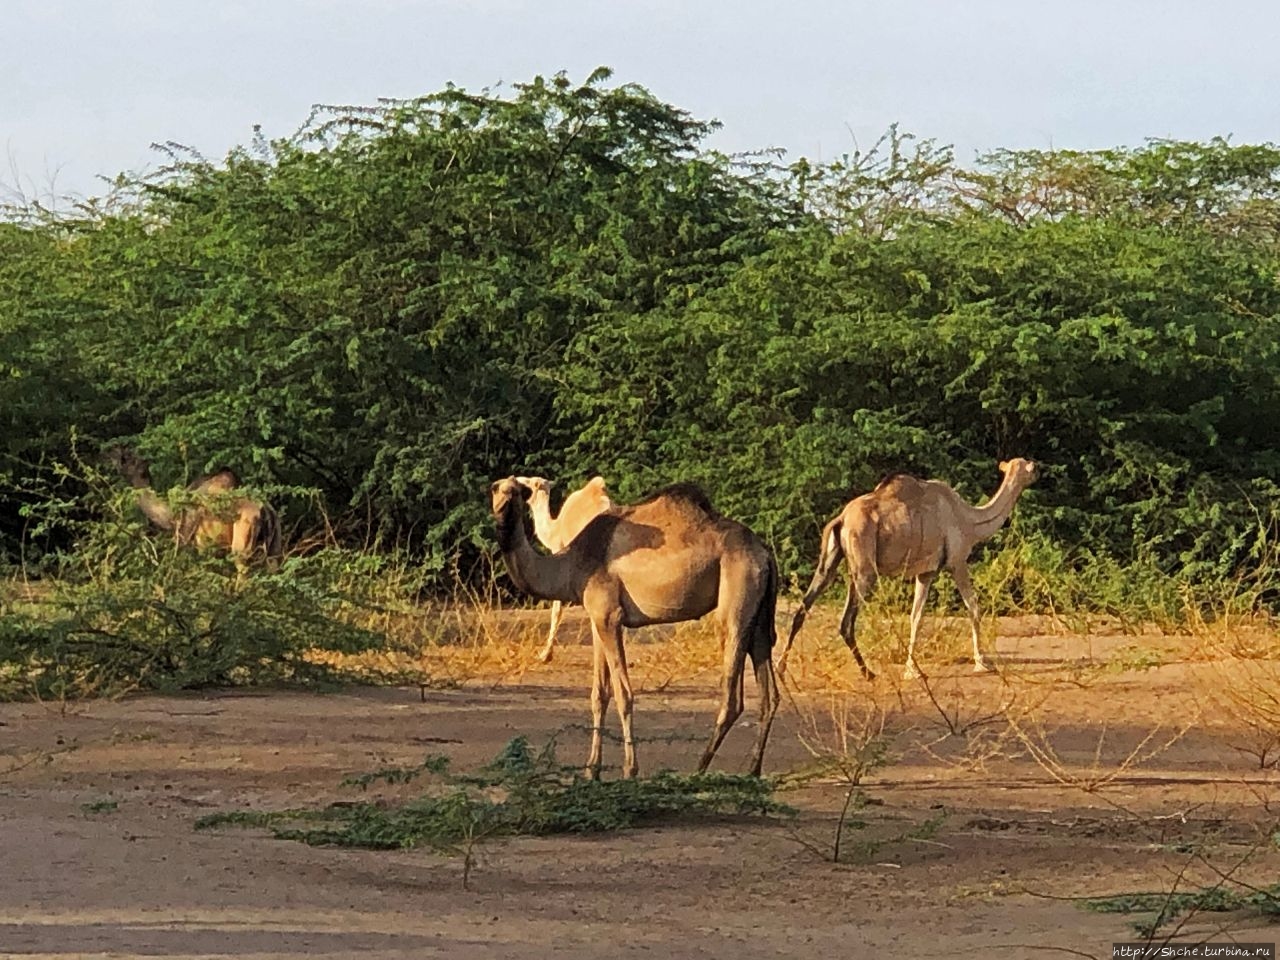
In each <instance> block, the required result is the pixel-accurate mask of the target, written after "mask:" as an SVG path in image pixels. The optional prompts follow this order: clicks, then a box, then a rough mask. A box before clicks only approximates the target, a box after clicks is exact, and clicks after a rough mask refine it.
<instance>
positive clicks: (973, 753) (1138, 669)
mask: <svg viewBox="0 0 1280 960" xmlns="http://www.w3.org/2000/svg"><path fill="white" fill-rule="evenodd" d="M542 616H544V615H543V614H539V615H538V620H537V622H536V624H534V625H533V626H531V627H530V628H529V629H527V630H526V631H525V633H524V634H522V635H521V636H520V637H519V638H518V639H516V640H513V641H512V642H514V643H522V644H523V645H524V648H525V649H526V650H528V651H529V652H530V653H531V652H532V650H533V649H534V648H535V647H536V646H537V642H538V640H537V636H536V635H537V632H538V630H539V629H540V626H541V622H542V620H541V618H542ZM780 626H781V619H780ZM830 627H831V613H830V611H827V612H826V614H825V618H818V617H815V618H814V619H813V620H812V621H811V623H810V625H809V626H808V627H806V630H805V633H804V634H802V636H801V639H800V641H799V643H798V650H797V654H794V655H793V657H792V669H791V672H790V675H789V677H788V684H787V685H788V690H789V696H788V697H787V699H786V702H785V703H784V706H783V708H782V710H781V711H780V713H779V717H778V722H777V724H776V725H775V727H774V732H773V737H772V740H771V742H770V749H769V753H768V755H767V757H766V771H767V772H782V771H788V770H792V769H796V768H799V767H802V766H803V765H804V764H806V763H807V762H809V761H810V759H811V754H810V751H809V749H808V748H807V747H806V746H805V744H804V743H802V738H803V739H804V740H806V741H808V743H809V744H810V745H811V746H817V745H819V744H827V745H828V746H830V745H832V744H835V743H836V742H837V741H838V740H839V730H840V729H841V728H843V729H845V730H846V731H848V733H849V736H850V738H851V739H850V740H849V741H848V743H847V745H850V746H854V747H856V745H857V744H858V743H859V742H860V741H861V740H862V739H865V735H866V731H867V730H868V729H870V730H871V731H873V732H879V731H881V729H882V728H883V735H884V736H885V738H886V740H887V741H888V743H889V747H890V762H889V763H888V765H886V766H884V767H883V768H881V769H879V770H877V771H875V772H873V773H872V774H870V775H869V776H868V778H867V782H866V790H867V793H868V795H869V796H870V797H871V798H872V799H873V801H874V803H873V805H871V806H868V807H866V808H864V809H862V810H860V811H858V813H857V817H858V819H859V820H860V821H862V822H864V823H865V827H864V828H863V829H856V830H851V831H850V832H849V837H850V840H851V842H850V845H849V846H847V848H846V849H847V851H848V852H847V856H846V857H845V858H844V859H845V862H842V863H839V864H835V863H832V862H830V861H829V860H826V859H823V857H822V856H821V855H820V854H819V853H817V852H815V850H814V849H813V848H820V847H823V846H824V845H826V846H827V847H829V843H830V840H831V837H832V835H833V831H834V826H835V821H836V817H837V814H838V812H839V810H840V808H841V805H842V803H843V801H844V798H845V790H844V789H843V788H841V787H840V786H839V785H838V784H837V783H835V782H834V781H830V780H828V781H826V782H820V783H816V784H810V785H808V786H805V787H803V788H800V789H795V790H790V791H786V792H783V793H781V794H780V799H782V800H783V801H785V802H787V803H790V804H792V805H793V806H794V807H796V808H797V809H798V811H799V813H798V815H797V817H796V818H795V819H794V820H759V819H747V818H724V819H722V820H717V821H713V822H705V821H704V822H690V823H681V824H673V825H669V826H663V827H660V828H653V829H637V830H632V831H626V832H622V833H617V834H613V835H604V836H599V835H597V836H587V837H569V838H561V837H556V838H536V839H518V840H512V841H504V842H499V843H494V844H491V845H487V846H486V847H485V850H484V854H483V859H482V861H481V862H480V864H479V866H478V868H477V870H476V871H475V873H474V875H473V876H472V878H471V889H469V890H466V889H464V888H463V886H462V883H461V865H460V863H459V862H458V861H457V860H456V859H449V858H445V857H441V856H438V855H435V854H432V853H429V852H425V851H402V852H391V853H386V852H373V851H360V850H346V849H330V848H310V847H306V846H303V845H301V844H297V843H291V842H285V841H279V840H273V839H270V838H269V837H267V836H265V835H263V834H262V833H260V832H254V831H245V830H239V829H234V828H227V829H220V830H215V831H210V832H197V831H195V830H194V829H193V826H192V825H193V822H194V821H195V819H196V818H197V817H199V816H201V815H202V814H206V813H209V812H212V811H220V810H237V809H280V808H285V807H290V806H299V805H303V804H315V803H323V802H327V801H332V800H340V799H351V798H352V795H353V791H352V790H351V789H350V788H342V787H340V786H339V781H340V779H341V778H342V777H343V776H344V775H347V774H352V773H360V772H365V771H369V770H372V769H374V768H377V767H380V766H384V765H388V764H401V765H407V764H412V763H416V762H417V761H419V760H421V759H422V758H423V756H424V754H427V753H444V754H447V755H448V756H449V757H450V758H452V762H453V764H454V766H455V768H458V769H467V768H471V767H474V766H477V765H479V764H481V763H483V762H484V761H486V760H488V759H490V758H491V757H492V756H493V755H494V754H495V753H496V752H497V751H498V750H499V749H500V748H501V747H502V746H503V744H505V743H506V742H507V741H508V740H509V739H510V738H512V737H513V736H515V735H518V734H527V735H528V736H529V737H530V738H531V739H532V740H533V741H534V742H535V743H536V742H540V741H542V740H544V739H545V738H546V737H548V736H550V735H552V734H553V733H555V732H557V731H561V733H560V736H559V743H560V747H561V754H560V755H561V757H562V758H563V759H565V760H573V761H575V762H576V761H578V760H579V759H581V758H583V757H585V753H586V733H585V732H584V731H583V730H582V729H581V725H582V724H584V723H585V722H586V720H587V719H588V707H587V699H586V684H587V677H588V660H589V650H588V648H587V647H585V646H582V645H580V640H581V636H582V630H581V621H580V620H575V621H573V622H572V629H570V630H569V631H567V634H566V637H565V642H564V643H563V644H562V646H561V648H560V650H559V651H558V653H557V658H556V661H555V663H553V664H552V665H550V666H545V667H544V666H540V665H533V664H531V663H530V662H529V658H528V657H527V656H526V655H524V654H523V653H522V654H521V655H520V656H518V657H515V658H514V659H512V658H506V659H503V658H501V657H498V658H493V657H490V658H489V659H488V660H486V659H485V658H484V657H476V658H474V660H473V662H472V666H471V667H470V668H468V669H463V667H462V666H460V661H459V660H458V659H457V658H455V659H453V660H450V661H448V662H447V663H446V662H445V661H443V660H442V661H441V664H440V665H441V672H445V673H449V674H451V675H453V676H455V677H456V678H457V679H459V680H460V681H461V682H460V683H459V685H458V686H456V687H452V688H448V689H431V688H429V689H427V690H426V691H425V693H424V694H421V695H420V691H419V689H418V688H417V687H416V686H410V687H399V688H397V687H368V688H347V689H345V690H343V691H341V692H337V693H303V692H289V691H268V692H262V691H259V692H253V693H235V692H219V693H211V694H199V695H197V694H193V695H186V696H173V697H161V696H138V697H130V698H126V699H122V700H117V701H99V702H90V703H79V704H71V705H60V704H48V703H45V704H40V703H12V704H3V705H0V772H3V771H7V772H4V773H0V955H4V956H21V957H51V958H52V957H57V958H66V957H78V956H119V957H125V956H129V957H133V956H137V957H184V958H185V957H205V956H210V957H213V956H216V957H242V958H248V957H252V958H267V957H343V956H354V955H360V956H362V957H370V958H381V957H415V958H423V957H436V956H440V957H512V958H525V957H544V956H549V955H551V954H553V953H554V954H555V955H556V956H566V957H603V956H619V955H624V956H632V955H652V956H679V957H733V958H735V960H750V958H755V957H784V956H785V957H819V956H820V957H849V958H864V957H865V958H874V957H891V958H915V957H921V958H923V957H929V958H937V957H981V958H986V957H1001V958H1005V957H1008V958H1021V957H1027V958H1030V957H1046V956H1069V955H1075V956H1094V957H1104V956H1110V944H1111V942H1112V941H1115V940H1124V939H1131V938H1132V936H1133V934H1132V931H1131V929H1130V927H1129V922H1130V919H1131V918H1126V917H1124V916H1118V915H1111V914H1097V913H1091V912H1088V911H1086V910H1084V909H1082V908H1081V907H1080V906H1079V904H1078V903H1077V902H1075V901H1074V899H1073V898H1078V897H1082V896H1087V895H1103V894H1108V893H1112V892H1116V891H1122V890H1134V889H1143V890H1162V889H1166V890H1167V889H1169V888H1170V887H1171V886H1173V885H1174V884H1175V882H1176V883H1179V884H1186V883H1189V882H1190V881H1191V880H1192V879H1194V880H1197V881H1200V882H1212V881H1213V880H1214V879H1215V876H1214V870H1215V869H1217V870H1220V871H1224V872H1225V871H1234V872H1233V874H1232V876H1233V877H1234V878H1236V879H1240V880H1244V881H1248V882H1255V883H1271V882H1274V881H1275V880H1276V879H1277V876H1278V874H1280V855H1277V853H1275V852H1272V847H1271V845H1269V844H1268V843H1266V842H1265V841H1266V836H1267V831H1268V829H1269V828H1271V827H1272V826H1273V824H1274V819H1275V818H1274V817H1273V815H1272V814H1273V813H1274V811H1275V803H1276V801H1280V792H1278V790H1280V777H1277V775H1276V774H1275V773H1274V772H1273V771H1272V770H1271V769H1270V768H1269V767H1263V766H1262V764H1261V763H1260V760H1259V758H1258V756H1256V755H1254V754H1256V753H1257V752H1258V751H1259V750H1260V749H1261V748H1262V747H1263V746H1265V743H1264V742H1263V741H1264V740H1265V739H1266V733H1265V731H1264V733H1262V734H1260V733H1258V732H1257V731H1256V730H1254V729H1252V728H1253V726H1256V724H1255V723H1254V722H1253V721H1254V720H1256V719H1257V716H1258V714H1259V712H1261V713H1263V714H1265V709H1264V708H1265V704H1257V707H1258V709H1257V711H1253V712H1251V710H1250V708H1248V707H1247V704H1248V703H1251V702H1253V701H1254V700H1256V699H1257V698H1258V697H1262V698H1264V699H1265V696H1264V694H1263V693H1258V694H1257V695H1256V697H1253V698H1252V699H1251V696H1250V695H1249V694H1248V692H1249V691H1262V690H1266V689H1272V687H1271V686H1268V684H1272V681H1273V680H1275V681H1276V684H1278V685H1277V686H1275V689H1280V672H1276V673H1271V672H1269V671H1271V669H1272V667H1271V663H1270V661H1260V660H1252V659H1251V660H1243V659H1235V658H1232V657H1228V656H1226V654H1225V653H1224V652H1223V648H1222V647H1221V646H1215V645H1214V644H1211V643H1206V641H1205V638H1203V637H1199V638H1195V637H1168V636H1162V635H1156V634H1152V633H1150V632H1148V633H1145V634H1140V635H1133V634H1128V635H1125V634H1120V633H1115V632H1112V633H1099V632H1094V631H1091V632H1090V633H1089V634H1088V635H1081V634H1078V633H1077V634H1070V633H1064V632H1062V630H1061V628H1060V627H1055V626H1054V625H1052V624H1047V623H1043V622H1038V621H1034V620H1019V621H1002V622H1001V623H1000V624H999V627H998V631H999V638H998V640H996V641H995V649H996V658H995V659H996V662H997V663H998V664H999V666H1000V673H999V674H997V675H974V674H973V673H971V671H970V668H969V665H968V664H967V663H965V662H964V661H963V659H962V657H960V656H957V657H956V658H954V660H953V658H951V657H950V656H949V655H947V656H944V655H943V652H942V651H943V650H944V649H950V647H946V646H945V645H944V644H942V643H941V641H939V642H938V643H937V644H935V645H933V646H931V647H926V649H925V651H924V653H925V658H924V659H923V663H924V665H925V668H926V670H928V671H929V673H930V677H931V680H930V682H929V687H928V691H926V690H925V689H924V687H923V686H922V685H921V684H919V683H906V682H903V681H900V680H898V679H896V678H895V676H894V675H896V674H897V673H899V672H900V667H898V668H897V669H894V668H893V667H892V665H891V663H890V662H889V661H890V660H891V659H892V657H893V656H894V654H893V651H891V650H888V649H881V650H874V649H873V650H872V657H873V662H875V663H876V664H877V666H879V667H880V668H881V669H882V671H883V674H882V677H881V679H880V680H878V681H876V683H874V684H869V683H866V682H865V681H863V680H862V679H861V678H860V677H859V676H858V675H857V673H856V671H855V670H854V668H853V666H852V664H851V662H849V659H848V653H847V651H845V649H844V647H843V646H842V645H840V644H839V641H838V640H834V639H833V638H832V636H831V629H830ZM575 630H576V631H577V632H576V634H575ZM959 636H963V631H960V633H959ZM1223 639H1227V640H1228V641H1229V642H1228V644H1227V645H1228V646H1231V645H1232V644H1233V643H1234V641H1233V640H1230V638H1223ZM698 644H702V646H703V647H705V648H706V649H705V650H704V651H703V652H702V653H700V654H698V655H693V654H691V653H690V652H689V647H690V646H696V645H698ZM962 650H963V645H962V644H961V645H960V646H959V647H956V651H957V652H960V651H962ZM1215 651H1216V652H1215ZM629 653H630V659H631V662H632V674H633V678H634V679H635V680H636V681H637V687H638V700H637V706H636V726H637V733H638V735H639V736H640V737H641V738H642V742H641V743H640V747H639V750H640V763H641V767H642V772H643V771H649V772H652V771H655V770H657V769H660V768H663V767H670V768H674V769H677V770H686V771H687V770H692V769H693V767H694V765H695V763H696V760H697V757H698V755H699V753H700V751H701V747H702V741H703V739H704V738H705V736H706V735H707V734H708V733H709V731H710V728H711V723H712V719H713V715H714V710H715V705H716V704H715V692H714V691H715V688H716V668H715V666H714V664H715V662H716V659H717V657H716V650H715V647H714V642H713V641H708V640H707V638H706V637H704V636H702V635H700V634H697V633H696V632H694V633H689V632H685V633H679V632H677V633H675V634H672V633H671V632H670V631H666V632H665V633H664V632H656V633H651V634H649V635H647V636H641V637H638V638H636V639H635V640H634V641H633V642H632V643H631V644H630V647H629ZM900 662H901V658H900V656H899V658H898V663H899V664H900ZM512 663H517V664H519V666H518V669H517V668H513V667H512V666H511V664H512ZM446 668H447V669H446ZM1229 691H1235V692H1236V693H1237V694H1239V695H1238V696H1236V698H1235V700H1234V701H1232V699H1231V697H1230V696H1228V695H1227V693H1226V692H1229ZM930 692H931V693H932V697H931V696H930ZM1242 692H1243V693H1242ZM934 701H936V703H935V702H934ZM1241 703H1244V704H1246V706H1245V707H1242V706H1241ZM1233 704H1234V705H1233ZM754 714H755V698H754V690H753V687H752V684H751V683H750V681H748V702H747V713H746V714H744V717H743V722H742V723H741V724H740V726H739V728H737V729H735V730H734V731H733V732H732V733H731V734H730V737H729V739H728V740H727V741H726V743H725V745H724V747H723V748H722V750H721V753H720V755H719V757H718V758H717V763H716V766H717V767H718V768H721V769H727V770H738V769H741V768H742V766H743V765H744V763H745V760H746V757H747V754H748V752H749V750H750V747H751V742H752V738H753V735H754V730H753V728H752V723H753V721H754ZM610 723H611V726H612V728H613V729H615V730H616V718H615V717H613V716H611V717H610ZM1262 726H1263V727H1264V728H1265V727H1266V724H1265V723H1263V724H1262ZM953 729H954V730H955V731H956V732H955V733H952V730H953ZM688 738H693V739H688ZM1135 750H1136V752H1135ZM1251 750H1252V751H1254V754H1251V753H1250V752H1249V751H1251ZM618 759H619V758H618V747H617V745H616V744H610V745H607V751H606V763H609V762H612V763H614V764H616V763H617V761H618ZM1268 759H1270V758H1268ZM23 762H28V765H26V766H24V767H22V768H21V769H12V768H13V767H14V766H16V765H19V764H21V763H23ZM607 775H610V776H616V775H617V770H616V766H615V767H614V768H613V769H611V770H609V771H608V772H607ZM399 789H401V790H403V789H405V788H399ZM113 805H114V806H113ZM938 818H941V822H940V826H938V827H937V829H936V831H935V832H933V833H932V834H928V835H922V836H920V837H918V838H915V839H910V838H904V834H906V833H908V832H910V831H911V829H912V827H914V826H917V825H919V824H922V823H925V822H927V821H930V820H931V819H938ZM1195 851H1199V852H1200V854H1202V855H1203V859H1199V858H1198V857H1197V854H1196V852H1195ZM1241 861H1243V864H1242V865H1241ZM1178 878H1181V879H1180V880H1179V879H1178ZM1179 935H1180V936H1181V937H1183V938H1206V937H1209V938H1212V939H1229V938H1231V937H1234V938H1236V939H1238V940H1241V941H1267V942H1270V941H1274V940H1276V939H1277V927H1275V926H1269V925H1267V924H1266V923H1265V921H1261V920H1258V919H1256V918H1249V917H1245V916H1242V915H1239V914H1202V915H1200V916H1197V917H1194V918H1193V919H1192V920H1191V921H1190V923H1189V924H1187V925H1186V926H1185V927H1184V928H1183V930H1182V931H1181V932H1180V934H1179Z"/></svg>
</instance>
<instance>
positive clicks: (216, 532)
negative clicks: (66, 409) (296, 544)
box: [106, 446, 283, 564]
mask: <svg viewBox="0 0 1280 960" xmlns="http://www.w3.org/2000/svg"><path fill="white" fill-rule="evenodd" d="M106 457H107V461H108V462H109V463H111V464H112V465H114V466H115V467H116V468H117V469H118V470H119V471H120V472H121V473H122V474H123V475H124V477H125V479H127V480H128V481H129V483H130V485H131V486H133V487H134V489H136V490H137V491H138V507H139V508H140V509H141V510H142V513H143V515H144V516H146V518H147V519H148V520H149V521H151V523H152V525H153V526H155V527H158V528H159V529H161V530H172V531H173V535H174V539H175V540H176V541H177V542H178V543H181V544H195V546H196V547H197V548H198V549H204V548H207V547H213V548H216V549H219V550H223V551H227V552H230V553H231V554H232V555H233V556H235V557H236V558H237V559H238V560H240V559H251V558H254V557H257V556H259V555H260V556H262V557H264V558H265V559H266V560H267V561H268V562H270V563H272V564H274V563H276V562H278V561H279V559H280V557H281V554H282V552H283V551H282V547H281V537H280V518H279V516H278V515H277V514H276V511H275V509H274V508H273V507H272V506H271V505H270V504H268V503H262V502H260V501H258V500H252V499H250V498H248V497H233V496H229V494H230V492H231V491H232V490H234V489H235V488H236V487H238V486H239V485H240V480H239V478H238V477H237V476H236V475H235V473H234V472H233V471H232V470H231V469H229V468H227V467H222V468H221V469H219V470H215V471H214V472H213V473H211V474H208V475H207V476H204V477H201V478H200V479H199V480H196V481H195V482H193V483H191V484H189V485H188V486H187V490H188V491H189V492H190V493H191V494H192V495H193V496H194V497H195V498H196V499H197V501H198V502H197V503H196V504H194V505H193V506H190V507H187V508H185V509H182V510H179V511H178V512H177V514H176V515H175V513H174V511H173V508H172V507H170V506H169V504H168V503H167V502H166V501H165V500H164V499H163V498H162V497H160V496H159V494H157V493H156V492H155V489H154V488H153V487H152V485H151V465H150V464H149V463H147V461H146V460H144V459H142V458H141V457H140V456H138V455H137V454H136V453H135V452H134V451H133V450H131V449H129V448H128V447H121V446H116V447H111V448H110V449H109V450H107V452H106Z"/></svg>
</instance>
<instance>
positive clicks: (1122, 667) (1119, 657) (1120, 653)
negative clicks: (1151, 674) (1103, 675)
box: [1103, 644, 1167, 673]
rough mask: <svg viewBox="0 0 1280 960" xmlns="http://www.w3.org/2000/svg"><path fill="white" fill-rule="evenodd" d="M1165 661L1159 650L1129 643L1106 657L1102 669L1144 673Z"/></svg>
mask: <svg viewBox="0 0 1280 960" xmlns="http://www.w3.org/2000/svg"><path fill="white" fill-rule="evenodd" d="M1166 662H1167V661H1166V660H1165V656H1164V653H1163V652H1162V651H1160V650H1153V649H1151V648H1150V647H1139V646H1136V645H1134V644H1129V645H1127V646H1124V647H1121V648H1120V649H1119V650H1117V651H1116V652H1115V653H1113V654H1112V655H1111V656H1110V657H1108V658H1107V662H1106V665H1105V666H1104V667H1103V669H1104V670H1105V671H1106V672H1107V673H1130V672H1138V673H1144V672H1146V671H1147V670H1154V669H1155V668H1156V667H1163V666H1164V665H1165V663H1166Z"/></svg>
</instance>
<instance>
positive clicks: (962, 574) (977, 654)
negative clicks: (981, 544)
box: [951, 566, 992, 673]
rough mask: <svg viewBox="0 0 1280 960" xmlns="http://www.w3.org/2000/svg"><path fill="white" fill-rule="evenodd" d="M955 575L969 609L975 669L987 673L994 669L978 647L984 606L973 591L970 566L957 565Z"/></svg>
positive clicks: (954, 570) (958, 587) (953, 572)
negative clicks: (979, 627) (979, 626)
mask: <svg viewBox="0 0 1280 960" xmlns="http://www.w3.org/2000/svg"><path fill="white" fill-rule="evenodd" d="M951 575H952V576H953V577H955V580H956V589H957V590H959V591H960V599H962V600H963V601H964V605H965V607H966V609H968V611H969V624H970V626H971V627H972V629H973V670H974V672H975V673H986V672H987V671H990V670H991V669H992V666H991V664H990V663H988V662H987V660H986V658H985V657H983V656H982V651H980V650H979V649H978V625H979V624H980V623H981V622H982V607H980V606H979V605H978V595H977V594H976V593H974V592H973V581H972V580H970V579H969V568H968V567H966V566H959V567H956V568H955V569H953V570H952V571H951Z"/></svg>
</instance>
